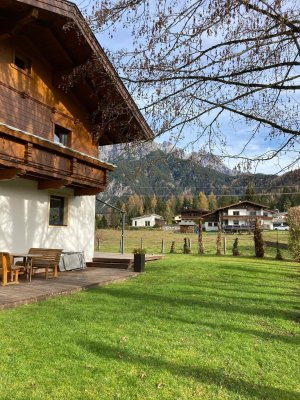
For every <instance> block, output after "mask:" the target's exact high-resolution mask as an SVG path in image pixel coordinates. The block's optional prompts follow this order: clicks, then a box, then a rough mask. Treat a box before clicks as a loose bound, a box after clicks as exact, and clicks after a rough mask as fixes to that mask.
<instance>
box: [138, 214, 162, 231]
mask: <svg viewBox="0 0 300 400" xmlns="http://www.w3.org/2000/svg"><path fill="white" fill-rule="evenodd" d="M131 221H132V224H131V225H132V226H135V227H137V228H148V227H153V226H155V225H158V226H162V225H164V223H165V221H164V219H163V217H162V216H161V215H157V214H146V215H142V216H141V217H136V218H131Z"/></svg>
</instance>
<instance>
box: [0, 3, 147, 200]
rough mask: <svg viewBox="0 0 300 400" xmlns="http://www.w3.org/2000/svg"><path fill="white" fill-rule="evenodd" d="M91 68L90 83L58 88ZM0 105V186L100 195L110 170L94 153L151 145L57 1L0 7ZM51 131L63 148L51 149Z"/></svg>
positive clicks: (92, 46) (66, 6)
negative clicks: (23, 183)
mask: <svg viewBox="0 0 300 400" xmlns="http://www.w3.org/2000/svg"><path fill="white" fill-rule="evenodd" d="M92 60H93V63H94V64H93V65H92V67H93V71H94V72H93V79H91V78H90V77H88V76H84V75H82V74H80V73H78V76H77V77H76V78H75V79H74V80H73V81H72V82H70V83H69V86H68V87H67V88H66V87H63V82H64V79H65V78H66V77H68V76H70V74H72V73H73V71H76V69H77V70H78V69H80V67H81V66H86V65H89V66H90V67H91V64H92ZM95 60H96V61H95ZM92 67H91V68H92ZM95 71H96V72H95ZM0 102H1V107H0V180H9V179H14V178H16V177H18V176H22V178H26V179H33V180H36V181H38V188H39V189H41V190H43V189H60V188H62V187H67V188H70V189H73V190H74V194H75V195H92V194H96V193H98V192H101V191H103V190H104V189H105V187H106V185H107V182H108V173H109V172H110V171H113V169H114V167H113V166H112V165H110V164H107V163H104V162H101V161H99V146H101V145H107V144H114V143H124V142H129V141H133V140H141V139H149V138H151V137H152V133H151V131H150V129H149V127H148V125H147V123H146V122H145V120H144V119H143V117H142V115H141V114H140V112H139V110H138V109H137V107H136V105H135V104H134V102H133V100H132V99H131V97H130V96H129V94H128V92H127V90H126V89H125V87H124V85H123V84H122V82H121V81H120V79H119V78H118V76H117V74H116V72H115V71H114V69H113V67H112V66H111V64H110V62H109V61H108V59H107V57H106V55H105V53H104V52H103V50H102V49H101V47H100V46H99V44H98V42H97V41H96V39H95V38H94V36H93V34H92V33H91V31H90V30H89V28H88V26H87V25H86V23H85V21H84V19H83V17H82V16H81V14H80V12H79V10H78V9H77V7H76V6H75V5H73V4H72V3H69V2H67V1H64V0H52V1H48V0H47V1H41V0H1V2H0ZM101 107H102V108H101ZM57 129H63V130H64V132H66V133H65V136H66V142H60V143H59V142H55V135H56V136H58V137H59V135H58V134H57V132H56V130H57Z"/></svg>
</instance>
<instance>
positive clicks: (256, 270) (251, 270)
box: [217, 263, 295, 280]
mask: <svg viewBox="0 0 300 400" xmlns="http://www.w3.org/2000/svg"><path fill="white" fill-rule="evenodd" d="M235 264H236V263H235ZM265 267H266V266H265V264H264V265H263V266H262V267H260V266H259V265H257V266H252V265H250V266H249V267H247V266H244V263H243V265H242V266H241V265H230V266H229V265H228V264H227V265H217V268H218V269H221V270H223V269H225V270H226V271H241V272H246V273H247V274H249V275H250V276H251V277H252V275H253V274H255V275H256V279H259V278H261V279H264V280H265V279H267V280H273V279H269V278H263V277H262V275H268V276H272V275H275V276H276V277H277V276H278V275H279V276H282V277H286V278H289V277H290V276H291V275H293V274H292V272H293V271H290V270H289V271H286V270H285V271H278V270H275V271H274V270H273V269H272V270H270V269H266V268H265ZM294 273H295V271H294ZM257 275H258V276H257ZM274 280H275V279H274Z"/></svg>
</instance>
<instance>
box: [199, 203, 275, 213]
mask: <svg viewBox="0 0 300 400" xmlns="http://www.w3.org/2000/svg"><path fill="white" fill-rule="evenodd" d="M243 204H250V205H252V206H254V207H258V208H263V209H264V210H265V209H267V208H268V206H265V205H264V204H259V203H255V202H254V201H250V200H243V201H239V202H238V203H234V204H229V205H228V206H224V207H219V208H217V209H216V210H214V211H212V212H209V213H207V214H204V215H203V217H206V216H208V215H213V214H215V213H216V212H218V211H222V210H226V209H229V208H233V207H237V206H240V205H243ZM270 212H271V211H270Z"/></svg>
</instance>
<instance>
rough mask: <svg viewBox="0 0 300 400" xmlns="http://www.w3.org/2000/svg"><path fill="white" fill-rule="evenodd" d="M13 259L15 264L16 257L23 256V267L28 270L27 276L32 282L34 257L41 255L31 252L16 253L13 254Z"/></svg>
mask: <svg viewBox="0 0 300 400" xmlns="http://www.w3.org/2000/svg"><path fill="white" fill-rule="evenodd" d="M11 256H12V259H13V264H14V260H15V258H23V265H22V266H23V267H24V268H25V271H26V278H27V280H29V282H31V278H32V273H33V268H32V259H33V258H35V257H41V255H40V254H30V253H14V254H11Z"/></svg>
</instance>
